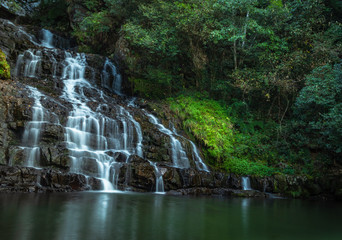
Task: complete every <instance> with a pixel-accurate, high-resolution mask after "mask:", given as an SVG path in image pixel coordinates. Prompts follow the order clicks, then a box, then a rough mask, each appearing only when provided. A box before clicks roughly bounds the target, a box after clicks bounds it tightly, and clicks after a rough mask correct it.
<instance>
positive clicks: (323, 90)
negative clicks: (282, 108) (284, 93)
mask: <svg viewBox="0 0 342 240" xmlns="http://www.w3.org/2000/svg"><path fill="white" fill-rule="evenodd" d="M341 66H342V64H335V65H334V66H331V65H324V66H322V67H318V68H316V69H314V70H313V72H312V74H310V75H308V76H307V78H306V82H305V87H304V88H303V89H302V90H301V92H300V95H299V97H298V98H297V100H296V103H295V106H294V113H295V115H296V119H298V120H299V121H298V122H296V128H295V129H296V131H298V133H297V134H300V135H302V139H303V140H302V141H301V142H300V143H302V144H308V145H310V146H311V147H312V148H322V149H324V150H325V151H328V152H329V151H330V153H335V154H337V155H336V156H335V158H336V157H337V158H338V159H342V155H341V151H342V148H341V142H342V131H341V127H342V114H341V110H342V97H341V92H342V67H341Z"/></svg>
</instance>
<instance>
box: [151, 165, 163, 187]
mask: <svg viewBox="0 0 342 240" xmlns="http://www.w3.org/2000/svg"><path fill="white" fill-rule="evenodd" d="M149 162H150V164H151V166H153V167H154V174H155V175H156V193H165V190H164V180H163V173H162V172H161V171H160V170H159V168H158V166H157V163H155V162H152V161H149Z"/></svg>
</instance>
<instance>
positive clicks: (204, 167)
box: [189, 140, 210, 172]
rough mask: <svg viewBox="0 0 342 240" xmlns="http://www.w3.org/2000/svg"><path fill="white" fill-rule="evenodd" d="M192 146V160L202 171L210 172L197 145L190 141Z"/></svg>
mask: <svg viewBox="0 0 342 240" xmlns="http://www.w3.org/2000/svg"><path fill="white" fill-rule="evenodd" d="M189 142H190V144H191V146H192V159H193V160H194V162H195V164H196V167H197V169H198V170H200V171H205V172H210V171H209V168H208V166H207V165H206V164H205V163H204V162H203V160H202V158H201V156H200V154H199V152H198V149H197V147H196V145H195V144H194V143H193V142H192V141H191V140H189Z"/></svg>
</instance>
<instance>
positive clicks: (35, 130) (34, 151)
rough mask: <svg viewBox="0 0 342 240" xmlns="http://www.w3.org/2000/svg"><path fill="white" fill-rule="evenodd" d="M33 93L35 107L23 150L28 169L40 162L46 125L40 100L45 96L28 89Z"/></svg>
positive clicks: (35, 90)
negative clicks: (41, 142) (41, 139)
mask: <svg viewBox="0 0 342 240" xmlns="http://www.w3.org/2000/svg"><path fill="white" fill-rule="evenodd" d="M28 88H29V90H30V91H31V95H30V96H31V97H32V98H34V105H33V107H32V121H30V122H28V123H27V124H26V126H25V131H24V135H23V149H24V155H25V159H26V165H27V166H28V167H36V166H38V165H39V164H38V163H39V161H40V147H39V140H40V135H41V129H42V126H43V124H44V123H46V117H45V116H44V115H46V113H45V112H46V111H45V109H44V108H43V106H42V104H41V103H40V98H41V97H42V96H43V95H42V94H41V93H40V92H39V91H38V90H37V89H36V88H33V87H28Z"/></svg>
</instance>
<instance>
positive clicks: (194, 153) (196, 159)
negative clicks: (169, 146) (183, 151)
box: [171, 124, 210, 172]
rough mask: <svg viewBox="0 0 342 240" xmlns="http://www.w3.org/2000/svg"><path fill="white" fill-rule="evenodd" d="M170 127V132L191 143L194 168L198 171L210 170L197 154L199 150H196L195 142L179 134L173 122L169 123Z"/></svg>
mask: <svg viewBox="0 0 342 240" xmlns="http://www.w3.org/2000/svg"><path fill="white" fill-rule="evenodd" d="M171 129H172V132H173V133H174V134H175V135H177V136H179V137H181V138H183V139H184V140H185V141H188V142H189V143H190V144H191V147H192V160H193V161H194V162H195V164H196V168H197V169H198V170H200V171H205V172H210V171H209V168H208V167H207V165H206V164H205V163H204V162H203V160H202V158H201V156H200V154H199V151H198V149H197V147H196V145H195V143H193V141H191V140H190V139H187V138H185V137H183V136H181V135H179V134H178V133H177V131H176V128H175V126H174V125H173V124H171Z"/></svg>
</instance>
